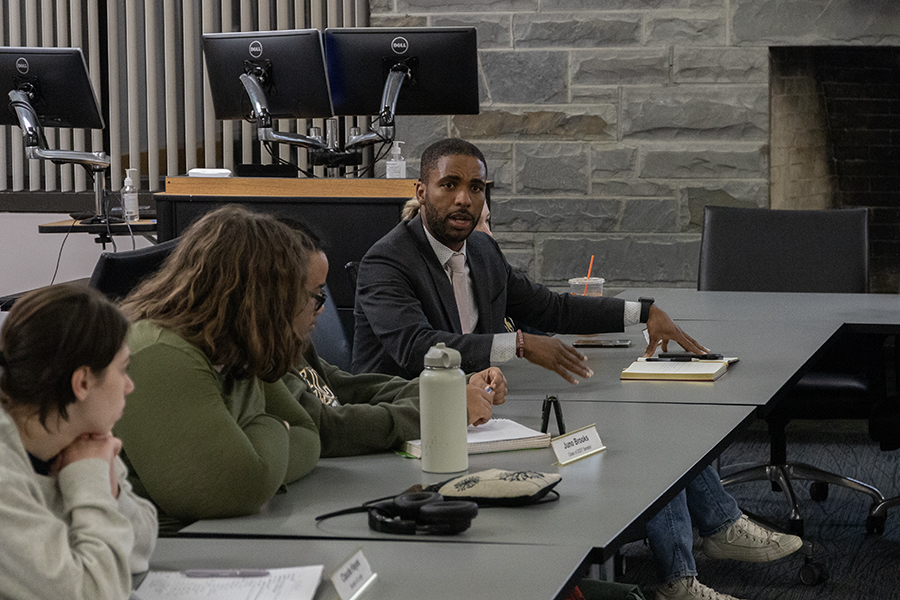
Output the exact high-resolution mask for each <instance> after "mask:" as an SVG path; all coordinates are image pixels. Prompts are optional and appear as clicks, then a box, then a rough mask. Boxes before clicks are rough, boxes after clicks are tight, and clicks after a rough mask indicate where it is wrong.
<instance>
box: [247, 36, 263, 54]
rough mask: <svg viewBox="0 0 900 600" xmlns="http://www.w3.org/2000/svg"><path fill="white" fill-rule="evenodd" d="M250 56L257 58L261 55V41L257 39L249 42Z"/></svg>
mask: <svg viewBox="0 0 900 600" xmlns="http://www.w3.org/2000/svg"><path fill="white" fill-rule="evenodd" d="M250 56H252V57H253V58H259V57H260V56H262V42H260V41H259V40H253V41H252V42H250Z"/></svg>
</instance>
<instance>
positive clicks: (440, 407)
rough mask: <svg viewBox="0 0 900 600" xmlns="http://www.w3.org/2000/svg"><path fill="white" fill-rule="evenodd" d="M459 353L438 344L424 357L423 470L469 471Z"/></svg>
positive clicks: (421, 400)
mask: <svg viewBox="0 0 900 600" xmlns="http://www.w3.org/2000/svg"><path fill="white" fill-rule="evenodd" d="M460 362H461V358H460V355H459V352H457V351H456V350H454V349H453V348H447V347H446V346H445V345H444V344H443V342H442V343H439V344H437V345H435V346H432V348H431V349H430V350H429V351H428V353H427V354H425V369H424V370H423V371H422V375H421V377H420V378H419V411H420V423H421V430H422V433H421V435H422V470H423V471H425V472H427V473H458V472H460V471H465V470H466V469H468V468H469V452H468V446H467V440H466V427H467V425H468V419H467V417H466V376H465V374H463V372H462V370H461V369H460V368H459V365H460Z"/></svg>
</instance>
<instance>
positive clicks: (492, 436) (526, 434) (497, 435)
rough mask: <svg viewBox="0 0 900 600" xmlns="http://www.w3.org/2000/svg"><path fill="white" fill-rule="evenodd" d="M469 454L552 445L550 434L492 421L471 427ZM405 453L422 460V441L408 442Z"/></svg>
mask: <svg viewBox="0 0 900 600" xmlns="http://www.w3.org/2000/svg"><path fill="white" fill-rule="evenodd" d="M466 438H467V439H468V442H469V444H468V447H469V454H485V453H487V452H504V451H506V450H525V449H527V448H546V447H547V446H549V445H550V434H549V433H541V432H540V431H535V430H534V429H531V428H529V427H525V426H524V425H521V424H519V423H516V422H515V421H510V420H509V419H491V420H490V421H488V422H487V423H485V424H484V425H479V426H478V427H474V426H472V425H469V428H468V432H467V434H466ZM403 451H404V452H406V453H407V454H412V455H413V456H415V457H416V458H422V440H412V441H409V442H406V443H405V444H404V446H403Z"/></svg>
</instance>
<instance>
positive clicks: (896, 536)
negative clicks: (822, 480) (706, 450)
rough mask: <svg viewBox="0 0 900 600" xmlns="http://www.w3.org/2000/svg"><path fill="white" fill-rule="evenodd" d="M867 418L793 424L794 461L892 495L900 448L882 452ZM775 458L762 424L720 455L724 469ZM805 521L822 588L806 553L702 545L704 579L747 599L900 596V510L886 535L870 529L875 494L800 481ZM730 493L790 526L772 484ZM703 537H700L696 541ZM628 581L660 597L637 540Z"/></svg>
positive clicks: (899, 488)
mask: <svg viewBox="0 0 900 600" xmlns="http://www.w3.org/2000/svg"><path fill="white" fill-rule="evenodd" d="M865 427H866V425H865V423H863V422H825V423H817V424H813V423H809V422H807V423H804V422H799V423H792V424H790V425H789V428H788V460H791V461H797V462H806V463H809V464H812V465H815V466H817V467H820V468H824V469H827V470H830V471H832V472H836V473H839V474H842V475H846V476H849V477H853V478H856V479H859V480H861V481H865V482H866V483H870V484H872V485H874V486H875V487H877V488H878V489H879V490H880V491H881V492H882V493H883V494H884V495H885V496H888V497H891V496H896V495H900V450H897V451H893V452H881V451H880V450H879V448H878V445H877V444H875V443H873V442H871V441H870V440H869V438H868V435H867V434H866V429H865ZM768 457H769V445H768V436H767V434H766V430H765V426H764V424H754V425H753V426H752V427H751V428H750V430H748V431H747V432H746V433H745V434H744V435H743V436H742V437H741V438H740V439H739V440H737V441H736V442H735V443H734V444H732V445H731V446H730V447H729V448H728V449H727V450H726V451H725V452H724V453H723V454H722V456H721V457H720V459H719V468H720V469H721V471H722V472H723V473H727V472H731V471H733V470H734V469H735V468H737V467H739V466H742V465H747V464H748V463H756V462H763V461H765V460H767V459H768ZM794 489H795V491H796V492H797V494H798V496H799V497H800V500H801V507H802V514H803V517H804V520H805V533H804V540H805V541H808V542H811V543H812V545H813V555H814V561H815V562H817V563H819V564H821V565H822V566H824V567H825V570H826V571H827V572H828V579H827V580H826V581H824V582H822V583H819V584H818V585H812V586H808V585H804V584H803V583H802V582H801V581H800V577H799V573H800V567H801V566H802V565H803V564H804V561H803V558H802V557H801V556H800V555H799V553H798V554H796V555H793V556H790V557H787V558H784V559H782V560H780V561H776V562H772V563H741V562H737V561H730V560H711V559H708V558H706V557H705V556H704V555H703V553H702V552H701V551H700V549H699V546H697V547H695V556H696V557H697V570H698V571H699V579H700V581H701V582H703V583H704V584H706V585H708V586H710V587H712V588H714V589H715V590H717V591H720V592H725V593H728V594H731V595H733V596H736V597H738V598H741V599H743V600H767V599H775V598H778V599H783V600H813V599H816V600H832V599H833V600H846V599H860V600H868V599H871V600H887V599H898V600H900V507H898V508H895V509H892V510H889V511H888V516H887V522H886V526H885V531H884V534H882V535H869V534H867V533H866V525H865V523H866V514H867V510H868V508H869V506H870V500H869V497H868V496H865V495H863V494H860V493H857V492H853V491H850V490H847V489H844V488H837V487H831V488H829V493H828V498H827V499H826V500H825V501H823V502H816V501H813V500H811V499H810V497H809V486H808V484H807V483H806V482H797V483H796V484H795V485H794ZM728 490H729V491H730V492H731V493H732V494H733V495H734V496H735V498H737V500H738V503H739V504H740V505H741V507H742V508H743V509H744V510H745V511H747V512H750V513H753V514H755V515H759V516H760V517H762V518H765V519H767V520H768V521H770V522H772V523H774V524H775V525H776V526H779V527H781V528H786V527H787V519H788V511H787V502H786V501H785V500H784V496H783V494H782V493H781V492H774V491H772V489H771V486H770V484H769V483H767V482H753V483H744V484H738V485H734V486H731V487H729V488H728ZM696 541H698V540H696ZM623 555H624V557H625V573H624V576H622V577H621V578H620V580H621V581H624V582H628V583H636V584H638V585H639V586H640V587H641V589H642V590H643V591H644V593H645V595H646V596H647V598H654V597H655V593H654V589H655V585H656V582H657V581H656V574H655V571H654V568H653V561H652V556H651V554H650V551H649V548H647V546H646V544H644V543H642V542H635V543H633V544H629V545H627V546H626V547H625V548H624V549H623Z"/></svg>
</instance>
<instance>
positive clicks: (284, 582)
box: [131, 565, 324, 600]
mask: <svg viewBox="0 0 900 600" xmlns="http://www.w3.org/2000/svg"><path fill="white" fill-rule="evenodd" d="M323 569H324V566H323V565H315V566H309V567H288V568H285V569H267V570H268V571H269V575H267V576H265V577H202V578H194V577H187V576H186V575H185V574H184V573H182V572H181V571H151V572H150V573H148V574H147V577H145V578H144V581H142V582H141V585H140V587H138V589H137V590H135V591H134V592H133V593H132V594H131V600H202V599H205V598H209V599H215V600H312V598H313V596H315V594H316V588H318V587H319V582H320V581H321V580H322V570H323Z"/></svg>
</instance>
